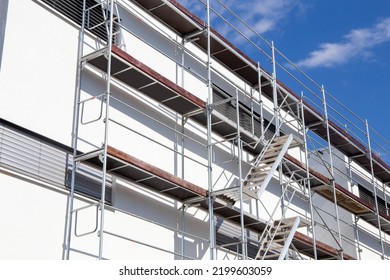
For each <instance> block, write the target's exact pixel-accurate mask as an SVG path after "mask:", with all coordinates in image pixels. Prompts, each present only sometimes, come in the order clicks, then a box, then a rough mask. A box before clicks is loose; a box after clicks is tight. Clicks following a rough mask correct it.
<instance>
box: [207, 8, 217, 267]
mask: <svg viewBox="0 0 390 280" xmlns="http://www.w3.org/2000/svg"><path fill="white" fill-rule="evenodd" d="M206 9H207V90H208V98H207V112H206V113H207V162H208V169H207V176H208V179H207V181H208V193H209V195H208V205H209V232H210V259H211V260H214V259H215V222H214V205H213V204H214V199H213V196H212V192H213V176H212V165H213V146H212V134H211V133H212V132H211V125H212V124H211V121H212V118H211V114H212V110H213V109H212V103H213V90H212V82H211V54H210V51H211V37H210V0H207V3H206Z"/></svg>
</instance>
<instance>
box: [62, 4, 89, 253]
mask: <svg viewBox="0 0 390 280" xmlns="http://www.w3.org/2000/svg"><path fill="white" fill-rule="evenodd" d="M85 10H86V0H84V1H83V11H82V19H81V28H80V32H79V45H78V53H77V64H78V65H77V73H76V88H75V98H74V105H73V127H72V149H73V166H72V178H71V183H70V184H71V185H70V195H69V198H68V211H67V232H66V244H65V249H66V252H65V256H63V258H64V259H66V260H69V258H70V243H71V236H72V224H73V209H74V191H75V183H76V182H75V181H76V179H75V178H76V169H77V164H76V163H75V162H74V159H75V157H76V156H77V138H78V128H79V111H80V110H79V108H80V92H81V73H82V67H83V65H82V62H81V58H82V56H83V52H84V32H85Z"/></svg>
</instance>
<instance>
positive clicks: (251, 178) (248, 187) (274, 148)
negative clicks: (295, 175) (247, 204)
mask: <svg viewBox="0 0 390 280" xmlns="http://www.w3.org/2000/svg"><path fill="white" fill-rule="evenodd" d="M298 145H299V142H297V141H296V140H295V139H294V137H293V135H292V134H291V135H283V136H279V137H274V138H273V139H271V140H270V141H269V142H268V143H267V145H265V146H264V148H263V150H262V151H261V153H260V154H259V155H258V157H257V158H256V160H255V161H254V164H253V166H252V168H251V169H250V171H249V172H248V174H247V176H246V177H245V179H244V180H243V184H242V185H243V187H242V192H243V199H244V200H249V199H260V197H261V195H262V193H263V192H264V190H265V189H266V187H267V185H268V184H269V182H270V181H271V179H272V176H273V175H274V173H275V171H276V170H277V168H278V167H279V165H280V163H281V162H282V160H283V156H284V155H285V154H286V152H287V151H288V149H290V148H293V147H296V146H298ZM223 196H225V197H227V198H229V199H231V200H233V201H239V200H240V196H239V189H238V188H234V189H230V190H228V191H226V192H225V193H224V194H223Z"/></svg>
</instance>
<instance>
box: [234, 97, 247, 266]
mask: <svg viewBox="0 0 390 280" xmlns="http://www.w3.org/2000/svg"><path fill="white" fill-rule="evenodd" d="M236 115H237V116H236V117H237V120H236V122H237V149H238V159H237V161H238V162H237V163H238V184H239V186H240V193H239V199H240V225H241V253H242V259H243V260H245V259H246V258H247V252H246V236H245V222H244V200H243V192H242V187H243V179H242V142H241V135H240V103H239V100H238V91H236Z"/></svg>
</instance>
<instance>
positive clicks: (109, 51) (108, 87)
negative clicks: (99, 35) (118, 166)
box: [99, 0, 114, 260]
mask: <svg viewBox="0 0 390 280" xmlns="http://www.w3.org/2000/svg"><path fill="white" fill-rule="evenodd" d="M108 5H109V8H108ZM108 10H109V11H110V19H109V32H108V38H107V77H106V79H107V80H106V94H105V99H106V110H105V118H104V142H103V146H104V149H103V169H102V173H103V174H102V192H101V199H100V227H99V260H101V259H102V258H103V235H104V214H105V213H104V212H105V200H106V180H107V147H108V135H109V134H108V132H109V131H108V128H109V116H110V114H109V113H110V96H111V58H112V37H113V35H112V33H113V24H114V0H107V11H108Z"/></svg>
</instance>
